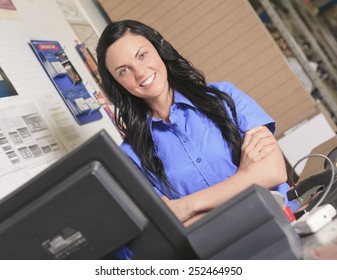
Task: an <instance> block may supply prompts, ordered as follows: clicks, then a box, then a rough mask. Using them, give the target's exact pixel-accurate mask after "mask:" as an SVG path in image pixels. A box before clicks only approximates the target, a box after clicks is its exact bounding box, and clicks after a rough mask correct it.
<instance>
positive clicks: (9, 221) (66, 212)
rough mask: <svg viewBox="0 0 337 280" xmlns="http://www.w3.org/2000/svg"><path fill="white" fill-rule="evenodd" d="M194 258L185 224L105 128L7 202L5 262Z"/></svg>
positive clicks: (1, 204)
mask: <svg viewBox="0 0 337 280" xmlns="http://www.w3.org/2000/svg"><path fill="white" fill-rule="evenodd" d="M125 245H127V246H128V248H129V249H130V251H131V252H132V258H133V259H186V258H187V259H191V258H195V255H194V251H193V250H192V249H191V247H190V245H189V242H188V240H187V237H186V229H185V227H184V226H183V224H182V223H181V222H180V221H179V220H178V219H177V218H176V217H175V215H174V214H173V213H172V212H171V211H170V209H169V208H168V207H167V206H166V204H165V203H164V202H163V201H162V200H161V198H160V197H159V196H158V195H157V194H156V193H155V191H154V190H153V188H152V186H151V185H150V184H149V183H148V181H147V180H146V179H145V178H144V176H143V175H142V174H141V173H140V171H139V170H138V169H137V167H136V166H135V165H134V164H133V163H132V162H131V160H130V159H129V158H128V157H127V156H126V155H125V154H124V153H123V152H122V151H121V150H120V149H119V147H118V146H117V145H116V144H115V142H114V141H113V140H112V139H111V137H110V136H109V135H108V134H107V133H106V132H105V131H104V130H103V131H101V132H99V133H98V134H96V135H94V136H93V137H92V138H90V139H89V140H88V141H86V142H85V143H84V144H82V145H81V146H79V147H78V148H77V149H75V150H74V151H72V152H70V153H69V154H68V155H66V156H65V157H64V158H62V159H60V160H59V161H57V162H56V163H54V164H53V165H52V166H50V167H49V168H47V169H46V170H44V171H43V172H41V173H40V174H39V175H37V176H36V177H34V178H33V179H31V180H30V181H29V182H27V183H26V184H24V185H23V186H22V187H20V188H18V189H17V190H16V191H14V192H13V193H11V194H10V195H8V196H7V197H5V198H3V199H2V200H1V201H0V248H1V250H0V259H102V258H114V255H113V254H112V253H111V252H113V251H115V250H116V249H118V248H120V247H123V246H125Z"/></svg>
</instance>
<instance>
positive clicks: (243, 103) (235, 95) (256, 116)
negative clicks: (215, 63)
mask: <svg viewBox="0 0 337 280" xmlns="http://www.w3.org/2000/svg"><path fill="white" fill-rule="evenodd" d="M210 85H211V86H213V87H215V88H217V89H219V90H221V91H223V92H225V93H227V94H228V95H229V96H231V97H232V99H233V101H234V104H235V108H236V114H237V118H238V124H239V129H240V133H241V135H243V134H245V132H246V131H247V130H249V129H252V128H253V127H256V126H260V125H266V126H268V128H269V129H270V131H271V132H272V133H275V121H274V120H273V119H272V118H271V117H270V116H269V115H268V114H267V113H266V112H265V111H264V110H263V109H262V108H261V106H260V105H259V104H258V103H257V102H256V101H255V100H254V99H253V98H251V97H250V96H249V95H247V94H246V93H245V92H243V91H241V90H240V89H238V88H237V87H236V86H234V85H233V84H231V83H229V82H219V83H212V84H210ZM226 106H227V104H226ZM227 108H228V107H227ZM228 110H229V108H228Z"/></svg>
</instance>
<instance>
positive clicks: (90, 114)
mask: <svg viewBox="0 0 337 280" xmlns="http://www.w3.org/2000/svg"><path fill="white" fill-rule="evenodd" d="M30 45H31V47H32V49H33V51H34V52H35V54H36V56H37V58H38V59H39V61H40V62H41V64H42V66H43V67H44V69H45V71H46V73H47V74H48V76H49V78H50V79H51V81H52V82H53V84H54V85H55V87H56V89H57V90H58V92H59V93H60V95H61V97H62V99H63V101H64V102H65V104H66V105H67V107H68V109H69V110H70V112H71V113H72V115H73V116H74V118H75V120H76V121H77V123H78V124H80V125H82V124H87V123H90V122H93V121H96V120H99V119H101V118H102V114H101V113H100V111H99V109H100V105H99V103H98V102H97V101H96V100H95V99H94V98H93V97H92V96H91V95H90V94H89V92H88V90H87V89H86V87H85V85H84V84H83V81H82V78H81V76H80V75H79V73H78V72H77V70H76V68H75V67H74V65H73V64H72V62H71V61H70V59H69V58H68V56H67V55H66V53H65V52H64V50H63V48H62V47H61V45H60V44H59V42H57V41H41V40H31V43H30Z"/></svg>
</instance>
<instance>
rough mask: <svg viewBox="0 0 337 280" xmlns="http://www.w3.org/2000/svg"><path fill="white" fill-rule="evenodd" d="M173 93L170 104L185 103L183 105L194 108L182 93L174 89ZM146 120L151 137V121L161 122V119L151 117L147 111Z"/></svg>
mask: <svg viewBox="0 0 337 280" xmlns="http://www.w3.org/2000/svg"><path fill="white" fill-rule="evenodd" d="M173 93H174V102H173V104H172V106H175V105H176V104H185V105H188V106H190V107H193V108H195V106H194V105H193V103H192V102H191V101H190V100H189V99H188V98H186V97H185V96H184V95H182V94H181V93H180V92H178V91H176V90H174V92H173ZM172 106H171V107H172ZM147 120H148V124H149V127H150V131H151V135H152V137H153V134H152V124H153V122H156V123H159V122H162V120H161V119H157V118H154V117H152V116H151V115H150V114H149V113H148V114H147Z"/></svg>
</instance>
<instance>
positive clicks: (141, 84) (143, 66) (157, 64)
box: [105, 33, 169, 103]
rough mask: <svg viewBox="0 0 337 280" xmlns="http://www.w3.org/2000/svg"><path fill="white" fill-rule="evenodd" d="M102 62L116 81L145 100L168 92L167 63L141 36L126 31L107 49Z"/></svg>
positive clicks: (151, 100)
mask: <svg viewBox="0 0 337 280" xmlns="http://www.w3.org/2000/svg"><path fill="white" fill-rule="evenodd" d="M105 63H106V66H107V68H108V70H109V72H110V73H111V75H112V76H113V77H114V78H115V80H116V81H117V82H118V83H119V84H121V85H122V86H123V87H124V88H125V89H126V90H127V91H128V92H130V93H131V94H132V95H134V96H137V97H140V98H143V99H145V101H146V102H148V103H151V102H154V101H155V100H156V99H157V98H159V97H160V96H162V97H163V95H164V96H165V95H167V94H168V93H169V86H168V81H167V70H166V66H165V64H164V62H163V61H162V59H161V57H160V56H159V54H158V52H157V50H156V49H155V48H154V46H153V45H152V43H151V42H150V41H149V40H147V39H146V38H145V37H143V36H140V35H135V34H132V33H126V34H125V35H124V36H123V37H121V38H120V39H118V40H117V41H116V42H115V43H113V44H112V45H111V46H110V47H109V48H108V49H107V53H106V61H105Z"/></svg>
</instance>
